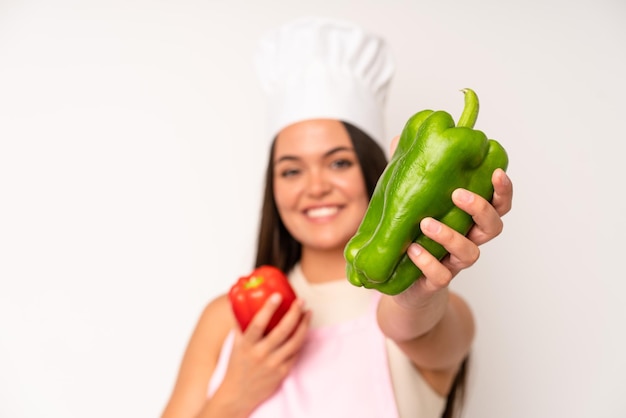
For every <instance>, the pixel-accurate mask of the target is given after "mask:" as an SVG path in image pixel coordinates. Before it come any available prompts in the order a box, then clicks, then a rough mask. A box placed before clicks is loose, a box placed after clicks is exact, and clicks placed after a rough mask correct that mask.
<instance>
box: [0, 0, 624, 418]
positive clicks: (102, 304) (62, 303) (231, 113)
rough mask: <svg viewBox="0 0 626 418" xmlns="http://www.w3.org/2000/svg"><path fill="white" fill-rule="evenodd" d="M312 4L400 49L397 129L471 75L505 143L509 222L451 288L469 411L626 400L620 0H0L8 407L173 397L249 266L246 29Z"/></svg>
mask: <svg viewBox="0 0 626 418" xmlns="http://www.w3.org/2000/svg"><path fill="white" fill-rule="evenodd" d="M305 14H318V15H325V16H335V17H343V18H349V19H351V20H354V21H356V22H359V23H361V24H362V25H364V26H366V27H368V28H370V29H372V30H374V31H376V32H378V33H380V34H381V35H383V36H384V37H386V38H387V39H388V41H389V42H390V43H391V46H392V48H393V50H394V54H395V56H396V61H397V71H396V77H395V79H394V82H393V85H392V88H391V92H390V95H389V102H388V104H389V106H388V118H387V119H388V132H389V137H390V138H391V136H393V135H394V134H397V133H399V131H400V130H401V129H402V126H403V124H404V121H406V119H407V118H408V117H409V116H410V115H411V114H412V113H414V112H415V111H418V110H421V109H424V108H434V109H443V110H447V111H449V112H450V113H451V114H452V115H453V116H454V117H455V118H457V117H458V115H459V114H460V111H461V108H462V102H463V99H462V94H461V93H459V89H461V88H464V87H471V88H473V89H474V90H475V91H476V92H477V93H478V95H479V97H480V99H481V106H482V107H481V114H480V116H479V119H478V123H477V126H476V127H477V128H478V129H481V130H483V131H485V132H486V133H487V134H488V135H489V136H490V137H492V138H495V139H497V140H499V141H500V142H501V143H502V144H503V145H504V146H505V148H506V149H507V150H508V152H509V154H510V160H511V162H510V168H509V173H510V176H511V177H512V179H513V181H514V185H515V202H514V209H513V211H512V212H511V213H510V214H509V215H507V216H506V217H505V231H504V233H503V234H502V235H501V236H500V237H499V238H498V239H497V240H495V241H493V242H491V243H489V244H487V245H485V246H483V247H482V257H481V259H480V261H479V262H478V263H477V265H476V266H474V267H473V268H472V269H471V270H469V271H466V272H464V273H463V274H462V275H461V276H459V277H458V278H457V280H456V282H455V284H454V286H455V289H456V290H457V291H459V292H461V293H462V294H463V295H464V296H465V297H466V298H467V299H468V300H469V301H470V303H471V305H472V306H473V308H474V311H475V314H476V316H477V321H478V335H477V340H476V344H475V349H474V359H475V361H474V366H473V369H472V378H471V389H470V390H471V392H470V398H469V401H468V406H467V412H468V413H467V416H468V417H480V418H490V417H494V418H496V417H498V418H502V417H516V418H517V417H519V418H528V417H533V418H539V417H557V416H559V417H570V418H574V417H593V418H596V417H623V416H626V397H625V396H624V390H625V389H626V382H625V377H624V376H626V359H625V355H624V353H626V337H625V331H624V329H625V328H626V324H625V323H626V301H625V300H624V296H625V294H626V274H624V250H625V245H624V238H623V235H624V233H625V232H626V225H625V220H624V219H625V218H626V206H625V203H624V197H623V195H624V171H623V166H624V155H625V153H626V146H625V145H624V143H625V142H626V135H625V131H626V127H625V124H624V118H625V116H626V106H625V105H624V101H625V100H626V81H625V79H626V76H625V74H626V3H624V1H623V0H579V1H568V0H532V1H518V2H509V3H507V2H505V1H498V0H474V1H471V2H470V1H467V2H464V1H460V0H457V1H450V0H448V1H445V0H444V1H437V2H433V1H418V0H413V1H399V0H361V1H347V0H316V1H310V2H309V3H306V4H305V3H303V2H290V1H287V0H270V1H253V0H248V1H244V0H223V1H212V0H204V1H201V0H161V1H148V0H124V1H122V0H107V1H105V0H92V1H81V0H74V1H72V0H48V1H44V0H40V1H35V0H24V1H18V0H0V416H1V417H2V418H21V417H28V418H30V417H46V418H84V417H90V418H91V417H94V418H99V417H102V418H105V417H106V418H110V417H155V416H158V415H159V414H160V412H161V410H162V408H163V406H164V403H165V402H166V400H167V397H168V396H169V393H170V390H171V388H172V385H173V382H174V379H175V376H176V372H177V369H178V364H179V361H180V358H181V356H182V353H183V350H184V348H185V346H186V343H187V339H188V337H189V335H190V333H191V331H192V329H193V327H194V325H195V321H196V319H197V317H198V315H199V313H200V311H201V310H202V308H203V307H204V305H205V303H206V302H208V301H209V300H210V299H211V298H213V297H214V296H216V295H217V294H219V293H221V292H224V291H225V290H226V289H227V288H228V287H229V286H230V284H231V283H232V281H233V280H235V279H236V278H237V277H238V276H239V275H242V274H244V273H247V272H248V271H249V269H250V268H251V265H252V254H253V248H254V243H255V242H254V241H255V238H256V227H257V221H258V212H259V204H260V194H261V190H260V187H261V185H262V182H263V180H262V174H263V169H264V166H265V158H266V157H265V151H266V145H267V144H266V142H265V141H264V138H263V124H264V102H263V100H262V96H261V94H260V92H259V89H258V85H257V82H256V79H255V74H254V73H253V69H252V65H251V54H252V50H253V47H254V42H255V40H256V39H257V38H258V37H259V36H260V35H261V34H262V33H263V32H264V31H265V30H267V29H269V28H272V27H274V26H275V25H277V24H279V23H282V22H284V21H286V20H288V19H291V18H294V17H299V16H302V15H305ZM355 390H365V391H367V390H368V388H355Z"/></svg>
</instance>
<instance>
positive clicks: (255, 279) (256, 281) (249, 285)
mask: <svg viewBox="0 0 626 418" xmlns="http://www.w3.org/2000/svg"><path fill="white" fill-rule="evenodd" d="M263 281H264V279H263V276H252V277H251V278H250V280H248V281H247V282H246V283H245V284H244V285H243V287H244V288H245V289H254V288H257V287H259V286H260V285H261V283H263Z"/></svg>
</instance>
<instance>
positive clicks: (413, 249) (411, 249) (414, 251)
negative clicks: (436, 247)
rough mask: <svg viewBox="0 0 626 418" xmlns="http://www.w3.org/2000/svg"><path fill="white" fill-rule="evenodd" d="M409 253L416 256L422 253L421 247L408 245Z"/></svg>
mask: <svg viewBox="0 0 626 418" xmlns="http://www.w3.org/2000/svg"><path fill="white" fill-rule="evenodd" d="M409 253H410V254H411V255H413V256H416V257H417V256H418V255H420V254H421V253H422V247H420V246H419V245H417V244H411V245H409Z"/></svg>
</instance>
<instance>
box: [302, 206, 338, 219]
mask: <svg viewBox="0 0 626 418" xmlns="http://www.w3.org/2000/svg"><path fill="white" fill-rule="evenodd" d="M337 212H339V207H337V206H325V207H322V208H313V209H309V210H307V211H306V212H305V213H306V215H307V216H308V217H309V218H323V217H325V216H332V215H334V214H336V213H337Z"/></svg>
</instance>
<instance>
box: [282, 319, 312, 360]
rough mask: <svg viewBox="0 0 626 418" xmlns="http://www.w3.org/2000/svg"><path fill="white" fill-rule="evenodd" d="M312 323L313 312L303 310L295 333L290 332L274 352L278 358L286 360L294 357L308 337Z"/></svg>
mask: <svg viewBox="0 0 626 418" xmlns="http://www.w3.org/2000/svg"><path fill="white" fill-rule="evenodd" d="M310 323H311V312H310V311H307V312H303V313H302V315H301V316H300V319H299V322H298V325H297V327H296V328H295V330H293V333H292V334H290V337H289V338H288V339H287V340H286V341H285V342H284V344H282V345H281V346H280V347H279V348H278V349H277V350H276V351H275V352H274V354H275V355H276V356H277V358H279V359H281V360H282V361H284V360H285V359H289V360H291V359H293V358H294V357H295V356H296V354H297V353H298V352H299V351H300V347H302V344H303V343H304V340H305V339H306V335H307V331H308V330H309V325H310Z"/></svg>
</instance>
